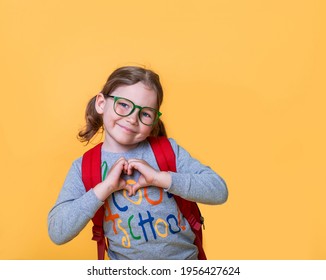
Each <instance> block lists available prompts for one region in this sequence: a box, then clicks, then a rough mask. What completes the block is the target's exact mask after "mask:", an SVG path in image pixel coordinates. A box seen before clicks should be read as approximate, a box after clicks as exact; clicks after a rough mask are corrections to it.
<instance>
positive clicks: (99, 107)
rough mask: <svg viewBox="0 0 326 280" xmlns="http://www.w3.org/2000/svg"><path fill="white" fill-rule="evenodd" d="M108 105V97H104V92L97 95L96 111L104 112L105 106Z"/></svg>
mask: <svg viewBox="0 0 326 280" xmlns="http://www.w3.org/2000/svg"><path fill="white" fill-rule="evenodd" d="M105 105H106V98H105V97H104V95H103V93H99V94H98V95H97V96H96V100H95V109H96V112H97V113H98V114H100V115H102V114H103V112H104V107H105Z"/></svg>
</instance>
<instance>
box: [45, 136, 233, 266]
mask: <svg viewBox="0 0 326 280" xmlns="http://www.w3.org/2000/svg"><path fill="white" fill-rule="evenodd" d="M169 140H170V143H171V145H172V148H173V150H174V153H175V155H176V163H177V173H174V172H170V173H171V176H172V183H171V186H170V187H169V189H168V190H167V191H166V190H163V189H161V188H157V187H155V186H150V187H146V188H142V189H139V190H138V192H137V193H136V195H135V196H132V197H129V196H128V194H127V192H126V191H125V190H122V191H118V192H115V193H113V194H112V195H110V196H109V197H108V198H107V199H106V200H105V202H102V201H100V200H99V199H98V198H97V197H96V196H95V194H94V192H93V190H92V189H91V190H90V191H88V192H86V191H85V187H84V184H83V182H82V176H81V161H82V158H81V157H80V158H78V159H77V160H75V161H74V162H73V164H72V166H71V168H70V170H69V172H68V174H67V177H66V179H65V182H64V184H63V187H62V189H61V191H60V194H59V197H58V199H57V201H56V203H55V205H54V207H53V208H52V209H51V211H50V213H49V215H48V231H49V235H50V238H51V240H52V241H53V242H54V243H56V244H64V243H66V242H68V241H70V240H72V239H73V238H74V237H75V236H77V235H78V233H79V232H80V231H81V230H82V229H83V228H84V227H85V226H86V225H87V223H88V222H89V221H90V220H91V219H92V217H93V216H94V215H95V213H96V211H97V210H98V209H99V208H100V207H101V206H102V205H103V204H104V208H105V216H104V223H103V227H104V233H105V236H106V237H108V239H109V244H110V246H109V250H108V255H109V258H110V259H153V260H154V259H197V254H198V251H197V248H196V246H195V245H194V244H193V242H194V238H195V235H194V233H193V232H192V231H191V228H190V226H189V224H188V222H187V220H186V219H185V218H184V217H183V215H182V214H181V213H180V211H179V209H178V206H177V204H176V202H175V200H174V198H173V195H172V194H175V195H178V196H181V197H183V198H185V199H187V200H192V201H196V202H199V203H204V204H222V203H224V202H225V201H226V200H227V197H228V191H227V187H226V184H225V182H224V181H223V179H222V178H221V177H220V176H219V175H217V174H216V173H215V172H214V171H213V170H212V169H211V168H209V167H208V166H205V165H203V164H201V163H200V162H199V161H198V160H196V159H194V158H192V157H191V156H190V154H189V153H188V152H187V151H186V150H185V149H183V148H182V147H180V146H179V145H178V144H177V143H176V142H175V141H174V140H173V139H171V138H170V139H169ZM101 153H102V154H101V157H102V177H103V178H105V177H106V174H107V171H108V170H109V168H110V166H112V164H113V163H114V162H115V161H116V160H117V159H119V158H120V157H121V156H123V157H125V158H126V159H127V160H128V159H130V158H139V159H143V160H145V161H146V162H148V163H149V164H150V165H151V166H152V167H153V168H155V169H157V170H159V168H158V165H157V163H156V160H155V157H154V154H153V151H152V149H151V147H150V145H149V143H148V142H147V141H144V142H142V143H140V144H139V145H138V146H137V147H136V148H135V149H132V150H130V151H128V152H126V153H123V154H120V153H110V152H107V151H104V150H103V149H102V152H101ZM139 175H140V174H139V173H138V171H134V173H133V174H132V175H131V176H126V175H123V176H124V179H125V180H126V181H127V182H128V183H129V184H133V183H135V182H137V180H138V177H139Z"/></svg>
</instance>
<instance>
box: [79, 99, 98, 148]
mask: <svg viewBox="0 0 326 280" xmlns="http://www.w3.org/2000/svg"><path fill="white" fill-rule="evenodd" d="M95 102H96V96H94V97H93V98H91V100H90V101H89V102H88V104H87V107H86V111H85V120H86V126H85V128H84V129H82V130H81V131H80V132H79V133H78V136H77V138H78V140H79V141H80V142H87V143H86V145H87V144H88V143H89V142H90V140H91V139H92V138H93V137H94V136H95V134H96V133H97V132H98V131H99V130H100V129H101V128H102V127H103V119H102V116H101V115H100V114H99V113H97V111H96V109H95Z"/></svg>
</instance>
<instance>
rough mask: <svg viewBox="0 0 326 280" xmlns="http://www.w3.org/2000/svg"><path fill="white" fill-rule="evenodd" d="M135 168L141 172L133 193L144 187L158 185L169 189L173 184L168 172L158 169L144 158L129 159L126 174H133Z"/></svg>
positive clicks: (133, 187)
mask: <svg viewBox="0 0 326 280" xmlns="http://www.w3.org/2000/svg"><path fill="white" fill-rule="evenodd" d="M134 169H135V170H137V171H138V172H139V173H140V177H139V179H138V181H137V182H136V184H134V185H133V186H132V195H135V194H136V192H137V191H138V189H140V188H143V187H147V186H156V187H160V188H165V189H167V188H169V186H170V185H171V180H172V179H171V175H170V174H169V173H168V172H162V171H157V170H155V169H154V168H153V167H151V166H150V165H149V164H148V163H147V162H146V161H144V160H141V159H129V160H128V165H127V169H126V170H127V172H126V174H127V175H131V174H132V173H133V171H134Z"/></svg>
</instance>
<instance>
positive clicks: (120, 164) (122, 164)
mask: <svg viewBox="0 0 326 280" xmlns="http://www.w3.org/2000/svg"><path fill="white" fill-rule="evenodd" d="M127 170H128V162H127V160H126V159H125V158H124V157H121V158H119V159H118V160H117V161H116V162H115V163H114V164H113V165H112V167H111V169H110V170H109V172H108V175H107V177H106V178H105V179H104V180H103V182H101V183H99V184H97V185H96V186H95V187H94V189H93V190H94V192H95V195H96V196H97V197H98V199H100V200H102V201H104V200H105V199H107V197H108V196H109V195H111V194H112V193H113V192H116V191H119V190H123V189H125V190H126V191H127V192H128V195H129V196H131V195H132V194H133V190H132V186H130V185H128V184H127V182H126V181H125V180H124V179H122V178H121V173H122V172H124V173H127Z"/></svg>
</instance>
